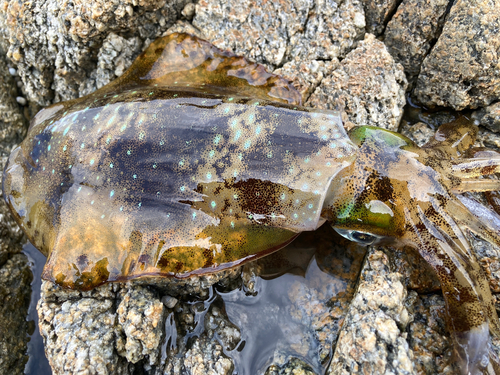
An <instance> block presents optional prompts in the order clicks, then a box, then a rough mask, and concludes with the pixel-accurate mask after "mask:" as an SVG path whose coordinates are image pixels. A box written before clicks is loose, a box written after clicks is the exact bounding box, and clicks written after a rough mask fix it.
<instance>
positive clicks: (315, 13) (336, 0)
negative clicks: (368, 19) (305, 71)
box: [193, 0, 365, 68]
mask: <svg viewBox="0 0 500 375" xmlns="http://www.w3.org/2000/svg"><path fill="white" fill-rule="evenodd" d="M193 25H194V26H195V27H197V28H198V29H199V30H201V31H202V32H203V35H204V37H205V38H206V39H208V40H210V41H211V42H213V43H214V44H215V45H216V46H217V47H219V48H222V49H229V50H232V51H233V52H235V53H236V54H241V55H245V56H246V57H248V58H250V59H251V60H254V61H256V62H259V63H263V64H264V65H267V66H269V67H272V68H277V67H280V66H282V65H283V64H285V63H286V62H289V61H292V60H294V59H295V58H297V59H306V60H318V59H333V58H336V57H341V56H345V55H346V54H347V53H348V52H349V51H350V50H351V49H352V48H354V47H355V46H356V41H357V40H359V39H361V38H362V37H363V35H364V27H365V22H364V14H363V8H362V4H361V2H360V1H359V0H331V1H324V0H315V1H313V0H292V1H289V2H276V1H257V2H256V1H250V0H245V1H243V2H237V3H236V2H232V1H230V0H224V1H209V0H202V1H200V2H199V3H198V4H197V5H196V15H195V17H194V19H193Z"/></svg>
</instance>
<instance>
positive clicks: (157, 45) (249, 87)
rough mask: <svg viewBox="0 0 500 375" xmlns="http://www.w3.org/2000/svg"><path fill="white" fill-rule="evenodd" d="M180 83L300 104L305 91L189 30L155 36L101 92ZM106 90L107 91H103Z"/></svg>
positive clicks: (193, 88)
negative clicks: (186, 32) (301, 93)
mask: <svg viewBox="0 0 500 375" xmlns="http://www.w3.org/2000/svg"><path fill="white" fill-rule="evenodd" d="M141 86H147V87H155V86H156V87H176V88H184V89H186V90H191V91H193V90H194V91H201V92H208V93H211V94H220V95H231V94H237V95H238V96H244V97H249V98H256V99H266V100H272V101H280V102H284V103H289V104H297V105H300V104H301V102H302V98H301V95H300V93H299V92H298V91H297V90H296V89H295V88H294V87H293V85H292V84H291V83H290V82H289V81H287V80H286V79H284V78H282V77H280V76H278V75H276V74H272V73H269V72H268V71H267V70H266V68H265V67H264V66H263V65H260V64H256V63H253V62H250V61H248V60H247V59H245V58H244V57H239V56H236V55H234V54H232V53H231V52H227V51H222V50H220V49H218V48H216V47H214V46H213V45H212V44H210V43H209V42H207V41H206V40H203V39H200V38H197V37H195V36H193V35H189V34H177V33H175V34H170V35H167V36H165V37H163V38H159V39H157V40H155V41H154V42H153V43H151V44H150V45H149V47H148V48H146V50H145V51H144V52H143V53H142V54H141V55H140V56H139V57H138V58H137V59H136V60H135V61H134V63H133V64H132V65H131V66H130V68H129V69H128V70H127V71H126V72H125V73H124V74H123V75H122V76H121V77H119V78H118V79H116V80H115V81H113V82H112V83H111V84H109V85H106V86H104V87H103V88H102V89H101V90H99V94H103V93H104V91H105V92H108V91H109V92H111V91H113V90H115V88H120V91H123V88H124V87H129V88H132V87H141ZM103 90H104V91H103Z"/></svg>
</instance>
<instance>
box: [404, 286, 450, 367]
mask: <svg viewBox="0 0 500 375" xmlns="http://www.w3.org/2000/svg"><path fill="white" fill-rule="evenodd" d="M405 305H406V306H407V308H408V311H409V312H410V313H411V314H412V316H413V317H414V319H413V321H412V322H411V323H410V324H409V325H408V329H407V332H408V343H409V345H410V349H411V350H412V351H413V356H414V359H415V362H414V364H415V370H416V372H417V373H419V374H450V375H451V374H453V373H454V372H453V370H452V369H451V368H450V362H451V360H452V350H453V346H452V343H451V340H450V339H449V336H448V334H447V331H446V306H445V302H444V299H443V297H442V296H441V295H437V294H430V295H418V294H417V293H416V292H414V291H411V292H409V293H408V297H407V299H406V301H405Z"/></svg>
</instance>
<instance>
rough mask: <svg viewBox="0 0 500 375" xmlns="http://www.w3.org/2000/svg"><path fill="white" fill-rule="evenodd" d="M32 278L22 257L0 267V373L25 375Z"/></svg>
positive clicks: (12, 259)
mask: <svg viewBox="0 0 500 375" xmlns="http://www.w3.org/2000/svg"><path fill="white" fill-rule="evenodd" d="M2 203H3V202H2ZM32 278H33V276H32V274H31V271H30V268H29V265H28V260H27V258H26V256H25V255H24V254H14V255H12V256H10V257H9V259H8V260H7V261H6V262H5V263H4V264H3V265H2V266H1V267H0V301H2V302H1V303H0V374H12V375H21V374H24V365H25V364H26V362H27V360H28V356H27V355H26V348H27V342H28V340H29V337H28V334H29V333H31V332H30V325H29V323H28V322H27V321H26V316H27V315H28V305H29V302H30V297H31V288H30V282H31V280H32ZM31 329H32V328H31Z"/></svg>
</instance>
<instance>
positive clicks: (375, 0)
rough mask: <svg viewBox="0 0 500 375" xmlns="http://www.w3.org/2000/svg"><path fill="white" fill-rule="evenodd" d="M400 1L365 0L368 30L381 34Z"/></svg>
mask: <svg viewBox="0 0 500 375" xmlns="http://www.w3.org/2000/svg"><path fill="white" fill-rule="evenodd" d="M399 3H400V0H363V6H364V9H365V17H366V31H367V32H369V33H371V34H374V35H377V36H379V35H381V34H382V33H383V32H384V29H385V26H386V25H387V22H389V20H390V18H391V16H392V14H393V13H394V10H395V9H396V8H397V7H398V5H399Z"/></svg>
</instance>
